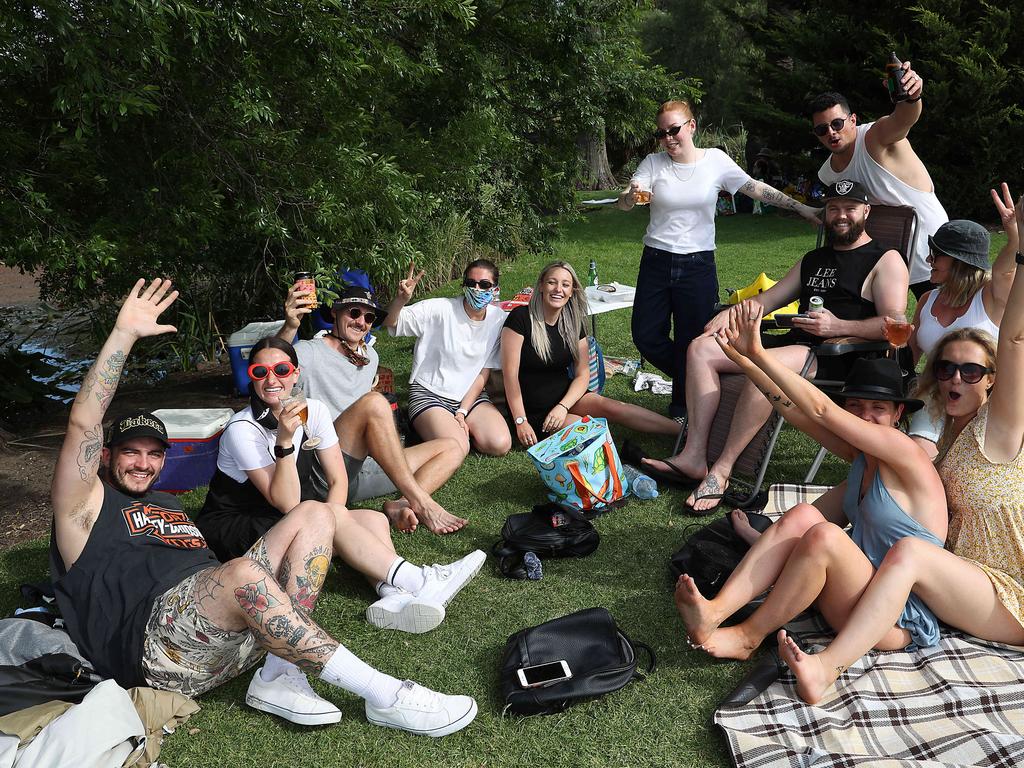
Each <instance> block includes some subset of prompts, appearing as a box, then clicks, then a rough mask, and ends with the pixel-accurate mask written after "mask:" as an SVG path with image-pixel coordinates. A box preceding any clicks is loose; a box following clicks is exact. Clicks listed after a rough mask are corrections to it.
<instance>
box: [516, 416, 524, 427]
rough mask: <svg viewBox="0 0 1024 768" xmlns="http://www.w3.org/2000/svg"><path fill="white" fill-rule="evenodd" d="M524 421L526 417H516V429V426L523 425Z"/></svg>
mask: <svg viewBox="0 0 1024 768" xmlns="http://www.w3.org/2000/svg"><path fill="white" fill-rule="evenodd" d="M524 421H526V417H525V416H517V417H516V426H517V427H518V426H519V425H520V424H522V423H523V422H524Z"/></svg>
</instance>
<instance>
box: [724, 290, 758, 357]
mask: <svg viewBox="0 0 1024 768" xmlns="http://www.w3.org/2000/svg"><path fill="white" fill-rule="evenodd" d="M763 314H764V307H762V306H761V305H760V303H758V302H756V301H751V300H750V299H747V300H746V301H743V302H741V303H739V304H737V305H736V306H735V307H733V308H732V309H730V310H729V327H728V329H727V330H726V331H725V336H726V338H727V339H728V340H729V346H731V347H732V348H733V349H734V350H736V352H737V353H739V354H740V355H743V356H744V357H751V356H753V355H755V354H757V353H759V352H760V351H761V349H762V347H761V316H762V315H763Z"/></svg>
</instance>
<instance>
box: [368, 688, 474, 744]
mask: <svg viewBox="0 0 1024 768" xmlns="http://www.w3.org/2000/svg"><path fill="white" fill-rule="evenodd" d="M474 717H476V701H474V700H473V698H472V697H470V696H447V695H445V694H443V693H437V692H435V691H432V690H430V689H429V688H424V687H423V686H422V685H419V684H417V683H414V682H413V681H412V680H406V681H405V682H404V683H402V687H401V689H400V690H399V691H398V700H397V701H396V702H395V703H394V704H393V705H391V706H390V707H384V708H381V709H378V708H377V707H373V706H371V705H370V702H366V719H367V720H369V721H370V722H371V723H373V724H374V725H383V726H384V727H385V728H398V729H399V730H402V731H408V732H409V733H415V734H417V735H419V736H433V737H435V738H437V737H438V736H447V735H448V734H449V733H455V732H456V731H459V730H462V729H463V728H465V727H466V726H467V725H469V724H470V723H471V722H473V718H474Z"/></svg>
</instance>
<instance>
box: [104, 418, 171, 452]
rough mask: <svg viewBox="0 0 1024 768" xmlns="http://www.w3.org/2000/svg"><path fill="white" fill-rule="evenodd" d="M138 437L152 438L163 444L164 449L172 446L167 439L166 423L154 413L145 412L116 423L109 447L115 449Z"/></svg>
mask: <svg viewBox="0 0 1024 768" xmlns="http://www.w3.org/2000/svg"><path fill="white" fill-rule="evenodd" d="M136 437H152V438H153V439H154V440H159V441H160V442H161V443H163V445H164V448H169V447H170V445H171V443H170V441H169V440H168V439H167V427H165V426H164V423H163V422H162V421H160V419H158V418H157V417H156V416H154V415H153V414H152V413H148V412H146V411H143V412H142V413H135V414H131V415H129V416H124V417H122V418H120V419H118V420H117V421H115V422H114V424H113V425H112V426H111V427H110V434H109V436H108V437H107V447H108V448H113V447H114V446H115V445H117V444H118V443H123V442H125V441H126V440H133V439H135V438H136Z"/></svg>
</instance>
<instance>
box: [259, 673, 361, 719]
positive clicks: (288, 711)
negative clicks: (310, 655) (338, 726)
mask: <svg viewBox="0 0 1024 768" xmlns="http://www.w3.org/2000/svg"><path fill="white" fill-rule="evenodd" d="M262 671H263V670H262V668H260V669H257V670H256V674H255V675H253V678H252V682H251V683H249V690H248V691H247V692H246V694H245V703H246V704H248V705H249V706H250V707H252V708H253V709H258V710H260V711H262V712H269V713H270V714H272V715H277V716H278V717H283V718H284V719H285V720H288V721H290V722H293V723H297V724H298V725H329V724H331V723H336V722H338V721H339V720H341V710H340V709H338V708H337V707H336V706H334V705H333V704H331V702H329V701H327V700H326V699H322V698H320V697H319V696H317V695H316V692H315V691H314V690H313V689H312V688H311V687H310V685H309V680H307V679H306V676H305V675H304V674H302V672H300V671H299V670H298V669H290V670H288V671H287V672H285V673H284V674H282V675H279V676H278V677H277V678H276V679H274V680H271V681H270V682H269V683H268V682H267V681H266V680H264V679H263V677H262V676H261V675H260V673H261V672H262Z"/></svg>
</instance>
